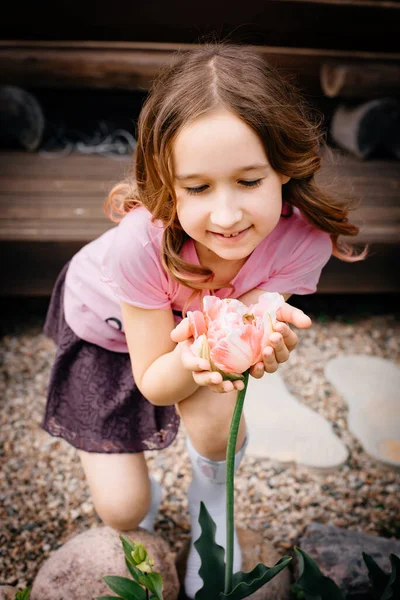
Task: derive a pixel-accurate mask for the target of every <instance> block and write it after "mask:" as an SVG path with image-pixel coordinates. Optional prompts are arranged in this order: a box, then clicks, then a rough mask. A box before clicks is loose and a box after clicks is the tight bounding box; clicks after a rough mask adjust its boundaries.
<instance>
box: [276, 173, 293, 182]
mask: <svg viewBox="0 0 400 600" xmlns="http://www.w3.org/2000/svg"><path fill="white" fill-rule="evenodd" d="M279 177H280V178H281V184H282V185H285V183H287V182H288V181H290V179H291V178H290V177H289V176H288V175H282V173H280V174H279Z"/></svg>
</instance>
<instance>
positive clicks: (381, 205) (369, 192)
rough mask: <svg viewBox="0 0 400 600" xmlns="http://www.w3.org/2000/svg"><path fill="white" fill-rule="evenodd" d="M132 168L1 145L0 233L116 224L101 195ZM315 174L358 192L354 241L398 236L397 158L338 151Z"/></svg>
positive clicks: (52, 233)
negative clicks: (365, 157)
mask: <svg viewBox="0 0 400 600" xmlns="http://www.w3.org/2000/svg"><path fill="white" fill-rule="evenodd" d="M327 160H328V159H327ZM131 169H132V165H131V162H130V161H126V160H121V159H118V160H116V159H111V158H106V157H103V156H93V155H89V156H87V155H78V154H71V155H69V156H62V157H60V158H47V157H46V156H45V155H41V154H40V153H36V154H29V153H23V152H10V153H2V154H1V153H0V204H1V212H0V241H2V240H3V241H6V240H7V241H46V242H63V241H72V242H73V241H79V242H83V243H84V242H88V241H91V240H92V239H94V238H95V237H97V236H98V235H101V234H102V233H103V232H104V231H106V230H107V229H108V228H109V227H111V226H112V223H111V222H110V221H109V220H108V219H107V217H106V216H105V213H104V210H103V204H104V200H105V199H106V197H107V194H108V192H109V190H110V189H111V188H112V187H113V185H114V184H115V183H117V182H118V181H120V180H121V179H122V178H124V177H125V176H126V175H127V174H128V173H129V172H130V170H131ZM318 179H319V180H321V182H323V183H325V184H329V185H335V182H336V183H337V184H338V185H339V184H340V186H341V188H343V190H344V191H345V192H348V193H352V194H353V195H355V196H356V197H357V198H359V201H360V205H359V207H358V208H357V209H356V210H355V211H354V212H353V213H352V214H351V218H350V220H352V221H354V222H355V223H356V224H358V225H359V226H360V227H361V231H360V234H359V236H358V237H357V241H359V242H361V243H365V242H366V243H384V244H385V243H386V244H397V243H399V242H400V170H399V168H398V162H397V161H394V160H393V161H381V160H371V161H365V162H362V161H359V160H357V159H354V158H351V157H348V156H346V157H344V155H341V154H338V153H337V154H335V155H334V158H333V160H332V161H331V163H330V164H327V165H326V166H325V167H324V168H323V169H321V172H320V174H319V175H318Z"/></svg>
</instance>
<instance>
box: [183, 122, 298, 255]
mask: <svg viewBox="0 0 400 600" xmlns="http://www.w3.org/2000/svg"><path fill="white" fill-rule="evenodd" d="M173 176H174V189H175V193H176V198H177V214H178V218H179V221H180V224H181V226H182V227H183V229H184V230H185V231H186V233H187V234H188V235H189V236H190V237H191V238H192V239H193V240H194V243H195V247H196V250H197V254H198V256H199V259H200V262H201V264H203V265H205V266H211V265H213V264H218V263H221V259H224V260H228V261H235V262H236V263H238V264H243V263H244V262H245V261H246V259H247V257H248V256H249V255H250V254H251V253H252V252H253V250H254V249H255V248H256V246H257V245H258V244H259V243H260V242H261V241H262V240H263V239H264V238H265V237H266V236H267V235H268V234H269V233H271V231H272V230H273V229H274V227H275V226H276V224H277V223H278V221H279V218H280V215H281V210H282V185H283V184H284V183H286V182H287V181H289V177H286V176H284V175H281V174H280V173H277V172H276V171H274V170H273V169H272V168H271V166H270V165H269V163H268V159H267V156H266V154H265V151H264V147H263V145H262V143H261V141H260V139H259V138H258V136H257V135H256V134H255V133H254V131H253V130H252V129H251V128H250V127H249V126H248V125H247V124H246V123H244V122H243V121H241V120H240V119H239V118H238V117H237V116H236V115H234V114H233V113H231V112H229V111H226V110H218V111H214V112H211V113H207V114H206V115H204V116H201V117H199V118H198V119H196V120H195V121H193V122H192V123H191V124H190V125H188V126H186V127H185V128H184V129H183V130H182V131H181V132H180V133H179V135H178V137H177V139H176V140H175V143H174V147H173Z"/></svg>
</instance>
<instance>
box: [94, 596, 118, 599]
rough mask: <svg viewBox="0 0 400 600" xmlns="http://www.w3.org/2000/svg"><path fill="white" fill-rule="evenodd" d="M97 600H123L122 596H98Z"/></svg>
mask: <svg viewBox="0 0 400 600" xmlns="http://www.w3.org/2000/svg"><path fill="white" fill-rule="evenodd" d="M96 600H122V598H121V596H98V597H97V598H96Z"/></svg>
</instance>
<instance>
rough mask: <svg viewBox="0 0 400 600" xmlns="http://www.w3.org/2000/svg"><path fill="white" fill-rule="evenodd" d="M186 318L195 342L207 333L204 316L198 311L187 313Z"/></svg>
mask: <svg viewBox="0 0 400 600" xmlns="http://www.w3.org/2000/svg"><path fill="white" fill-rule="evenodd" d="M187 318H188V320H189V327H190V333H191V334H192V336H193V337H194V339H195V340H196V339H197V338H198V337H199V336H201V335H203V333H205V332H206V331H207V327H206V322H205V320H204V315H203V313H202V312H201V311H200V310H194V311H188V313H187Z"/></svg>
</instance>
